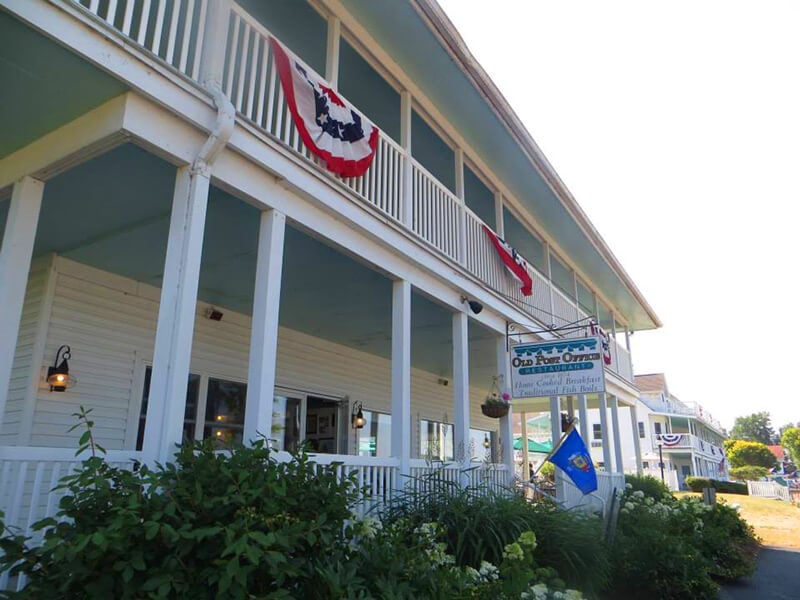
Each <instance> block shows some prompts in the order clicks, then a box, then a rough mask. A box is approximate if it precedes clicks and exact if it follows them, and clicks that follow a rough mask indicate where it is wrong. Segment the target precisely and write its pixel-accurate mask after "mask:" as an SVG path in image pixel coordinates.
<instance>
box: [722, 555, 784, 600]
mask: <svg viewBox="0 0 800 600" xmlns="http://www.w3.org/2000/svg"><path fill="white" fill-rule="evenodd" d="M720 599H721V600H800V552H796V551H793V550H782V549H780V548H763V549H762V550H761V552H760V553H759V557H758V567H757V568H756V572H755V574H754V575H753V577H752V578H751V579H748V580H745V581H743V582H742V583H740V584H737V585H729V586H726V587H725V588H724V589H723V590H722V593H721V594H720Z"/></svg>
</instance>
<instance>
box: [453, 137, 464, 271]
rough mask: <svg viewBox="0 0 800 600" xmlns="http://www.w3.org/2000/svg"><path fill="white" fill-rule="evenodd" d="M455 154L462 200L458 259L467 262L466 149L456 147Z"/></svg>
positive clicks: (459, 215)
mask: <svg viewBox="0 0 800 600" xmlns="http://www.w3.org/2000/svg"><path fill="white" fill-rule="evenodd" d="M453 154H454V156H455V167H454V168H455V176H456V177H455V184H456V185H455V187H456V197H457V198H458V199H459V200H460V201H461V203H460V205H459V207H458V260H459V262H461V264H467V210H466V208H467V204H466V202H465V201H464V151H463V150H462V149H461V148H456V149H455V151H454V152H453Z"/></svg>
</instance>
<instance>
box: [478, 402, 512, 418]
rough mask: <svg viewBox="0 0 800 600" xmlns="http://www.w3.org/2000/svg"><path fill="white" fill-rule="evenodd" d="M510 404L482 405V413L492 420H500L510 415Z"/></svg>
mask: <svg viewBox="0 0 800 600" xmlns="http://www.w3.org/2000/svg"><path fill="white" fill-rule="evenodd" d="M508 409H509V405H508V404H488V403H487V404H481V412H482V413H483V414H484V415H486V416H487V417H489V418H490V419H500V418H501V417H505V416H506V415H507V414H508Z"/></svg>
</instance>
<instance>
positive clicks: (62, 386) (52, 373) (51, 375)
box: [47, 344, 75, 392]
mask: <svg viewBox="0 0 800 600" xmlns="http://www.w3.org/2000/svg"><path fill="white" fill-rule="evenodd" d="M70 352H71V351H70V347H69V346H67V345H66V344H65V345H63V346H61V347H60V348H59V349H58V351H57V352H56V360H55V362H54V363H53V366H52V367H47V383H49V384H50V391H51V392H63V391H66V389H67V388H68V387H72V386H73V385H74V384H75V379H74V378H73V377H70V376H69V363H67V359H68V358H72V354H71V353H70ZM59 357H60V358H61V362H59Z"/></svg>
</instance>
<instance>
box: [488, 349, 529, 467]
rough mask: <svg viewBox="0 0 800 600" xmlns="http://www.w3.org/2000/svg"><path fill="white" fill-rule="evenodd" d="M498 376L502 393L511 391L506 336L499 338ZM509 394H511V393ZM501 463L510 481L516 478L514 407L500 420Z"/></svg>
mask: <svg viewBox="0 0 800 600" xmlns="http://www.w3.org/2000/svg"><path fill="white" fill-rule="evenodd" d="M495 343H496V346H495V348H496V351H497V374H498V375H500V377H501V379H500V393H503V392H504V391H509V390H510V389H511V363H510V361H509V360H508V352H507V351H506V336H498V337H497V341H496V342H495ZM509 393H511V392H510V391H509ZM500 448H501V456H500V461H502V463H503V464H504V465H505V466H506V469H507V470H508V474H509V481H510V480H511V479H512V478H513V477H514V407H513V406H512V407H511V408H509V409H508V414H507V415H506V416H505V417H503V418H502V419H500ZM523 472H524V470H523Z"/></svg>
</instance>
